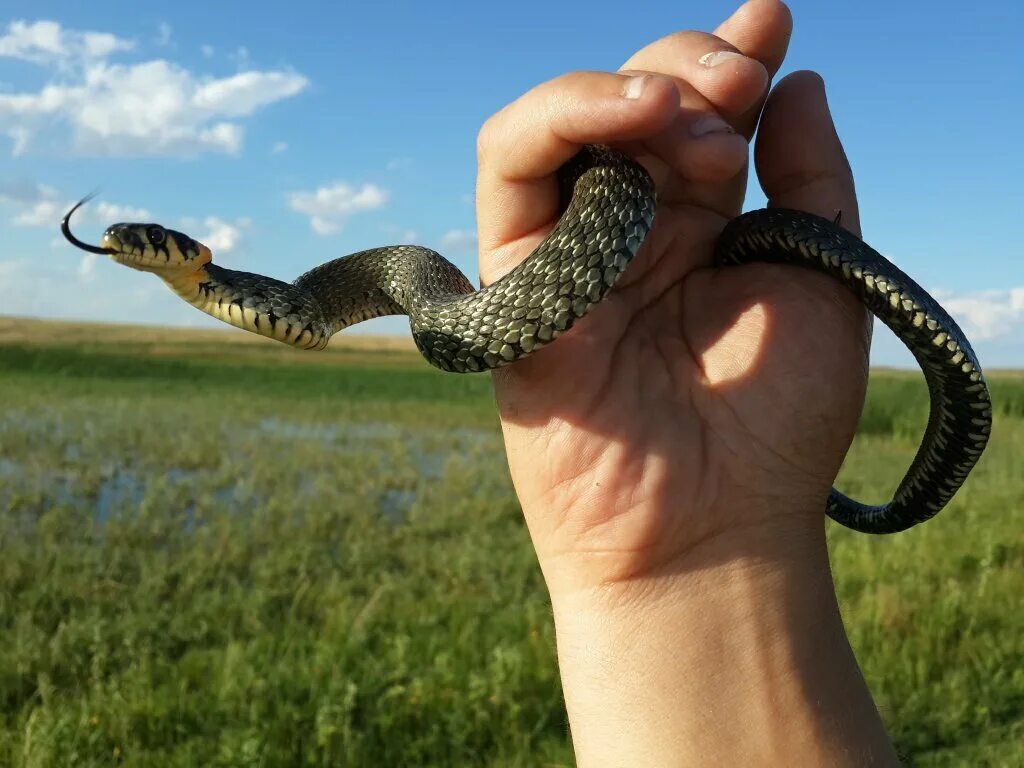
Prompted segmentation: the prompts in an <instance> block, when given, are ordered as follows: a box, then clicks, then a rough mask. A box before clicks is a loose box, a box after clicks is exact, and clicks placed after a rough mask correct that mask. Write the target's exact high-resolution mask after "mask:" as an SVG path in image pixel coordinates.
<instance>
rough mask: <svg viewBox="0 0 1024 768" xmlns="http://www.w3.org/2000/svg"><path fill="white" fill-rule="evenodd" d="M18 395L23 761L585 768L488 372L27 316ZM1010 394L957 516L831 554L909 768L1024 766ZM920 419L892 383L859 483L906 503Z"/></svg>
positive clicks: (5, 620)
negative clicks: (573, 741) (470, 373)
mask: <svg viewBox="0 0 1024 768" xmlns="http://www.w3.org/2000/svg"><path fill="white" fill-rule="evenodd" d="M98 330H99V331H101V332H98ZM115 336H116V338H115ZM237 338H244V337H243V336H240V335H239V336H237ZM99 339H102V340H99ZM0 372H2V375H0V508H2V509H4V510H6V514H4V515H2V516H0V552H2V553H3V556H2V557H0V637H2V638H3V643H0V765H4V766H7V765H10V766H18V767H19V768H20V767H22V766H23V767H25V768H36V767H42V766H67V765H75V766H110V765H131V766H198V765H201V766H264V767H269V766H338V765H354V766H358V765H368V766H369V765H373V766H380V765H431V766H449V765H491V766H545V765H546V766H565V765H571V764H572V753H571V747H570V745H569V743H568V739H567V734H566V722H565V712H564V708H563V703H562V699H561V693H560V690H559V684H558V674H557V667H556V665H555V656H554V635H553V628H552V625H551V619H550V613H549V607H548V603H547V598H546V594H545V591H544V588H543V584H542V582H541V579H540V575H539V573H538V569H537V566H536V563H535V560H534V556H533V553H532V549H531V546H530V543H529V540H528V538H527V535H526V532H525V530H524V527H523V525H522V522H521V519H520V513H519V510H518V506H517V504H516V500H515V497H514V495H513V493H512V491H511V486H510V483H509V480H508V476H507V470H506V467H505V464H504V458H503V453H502V448H501V441H500V436H499V434H498V429H497V421H496V418H495V416H494V408H493V403H492V402H491V395H490V386H489V382H488V380H487V378H486V377H453V376H445V375H444V374H440V373H436V372H434V371H433V370H432V369H430V368H429V367H428V366H426V365H425V364H423V363H422V362H421V361H419V360H418V359H417V358H416V356H415V353H413V352H410V351H409V350H408V348H407V347H406V346H403V345H401V344H396V345H391V346H389V347H385V348H381V347H379V346H371V345H368V344H361V343H358V342H356V343H352V344H350V345H344V346H342V347H340V348H339V349H337V350H336V351H332V352H331V353H328V354H327V355H321V356H309V357H305V356H297V355H294V354H291V353H290V352H289V350H287V349H285V348H283V347H278V346H275V345H272V344H261V343H259V340H256V343H248V342H246V343H240V344H235V343H234V340H233V339H231V338H230V337H228V336H227V335H225V334H222V333H216V332H208V333H200V334H186V333H182V334H177V333H175V334H168V333H166V332H157V331H153V332H152V333H151V332H150V330H149V329H144V330H138V329H135V330H130V329H96V328H81V327H79V326H62V325H60V324H45V325H44V326H40V327H39V328H34V327H33V326H32V325H30V324H24V323H19V322H17V321H6V324H5V323H0ZM992 383H993V389H994V393H995V394H994V396H995V400H996V407H997V429H996V432H995V435H994V438H993V444H992V446H991V447H990V449H989V451H988V452H987V453H986V455H985V457H984V459H983V462H982V464H981V465H980V466H979V467H978V469H977V470H976V472H975V474H974V475H972V478H971V480H970V482H969V483H968V485H967V487H965V488H964V490H963V491H962V492H961V493H960V494H958V496H957V497H956V499H954V501H953V503H952V504H951V505H950V508H949V509H947V510H946V511H945V512H944V513H943V515H942V517H941V518H940V519H939V520H937V521H936V522H934V523H931V524H929V525H926V526H923V527H921V528H919V529H916V530H915V531H914V532H913V533H912V534H908V535H906V536H895V537H867V536H861V535H857V534H854V533H851V532H848V531H846V530H844V529H840V528H838V527H834V526H833V527H832V528H831V529H830V546H831V550H832V559H833V564H834V568H835V571H836V580H837V586H838V589H839V593H840V598H841V604H842V608H843V614H844V619H845V621H846V623H847V626H848V628H849V630H850V635H851V640H852V642H853V644H854V647H855V650H856V651H857V655H858V658H859V660H860V662H861V665H862V667H863V670H864V673H865V676H866V677H867V679H868V681H869V684H870V685H871V688H872V690H873V692H874V693H875V695H876V698H877V700H878V703H879V705H880V707H881V708H882V711H883V715H884V717H885V720H886V723H887V726H888V728H889V731H890V734H891V735H892V736H893V738H894V739H895V740H896V742H897V745H898V747H899V749H900V751H901V753H902V754H904V755H905V756H906V757H907V762H908V763H910V764H912V765H920V766H959V765H966V764H970V765H977V766H986V765H987V766H1013V765H1024V760H1022V758H1021V755H1022V754H1024V716H1022V713H1024V665H1022V663H1021V661H1022V659H1024V612H1022V611H1021V610H1020V596H1021V595H1024V533H1022V531H1024V527H1022V525H1021V523H1022V522H1024V520H1022V514H1024V512H1022V508H1024V478H1022V476H1021V472H1020V464H1019V458H1018V457H1020V456H1021V455H1024V377H1020V376H1013V375H1006V376H997V377H995V378H994V380H993V382H992ZM925 413H926V396H925V391H924V388H923V385H922V384H921V383H920V381H919V380H918V377H916V376H910V375H903V374H897V373H879V374H876V375H874V376H873V379H872V385H871V391H870V394H869V402H868V405H867V408H866V410H865V414H864V417H863V419H862V423H861V426H862V429H861V433H860V435H859V437H858V439H857V442H856V443H855V445H854V448H853V450H852V451H851V454H850V456H849V458H848V460H847V463H846V465H845V466H844V469H843V473H842V475H841V478H840V487H842V488H843V489H844V490H846V491H848V492H850V493H852V494H854V495H857V496H863V497H866V498H867V499H869V500H871V499H875V500H880V499H882V498H883V497H884V496H885V495H886V493H887V492H891V490H892V488H893V487H894V486H895V484H896V482H897V481H898V479H899V473H900V472H901V471H902V469H903V468H904V467H905V466H906V464H907V463H908V462H909V460H910V458H911V456H912V454H913V451H914V449H915V447H916V441H917V439H918V437H919V434H920V430H921V425H922V424H923V422H924V418H925ZM873 477H878V478H880V479H879V480H874V481H872V480H869V479H868V478H873Z"/></svg>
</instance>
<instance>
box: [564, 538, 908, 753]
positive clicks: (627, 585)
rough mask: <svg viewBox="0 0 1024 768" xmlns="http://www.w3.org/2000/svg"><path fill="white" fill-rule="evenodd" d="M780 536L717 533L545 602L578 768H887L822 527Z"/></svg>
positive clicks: (881, 736) (883, 739)
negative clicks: (640, 767) (549, 606)
mask: <svg viewBox="0 0 1024 768" xmlns="http://www.w3.org/2000/svg"><path fill="white" fill-rule="evenodd" d="M785 528H786V530H784V531H782V530H779V529H778V528H772V527H771V526H769V525H768V524H767V523H766V524H764V525H763V526H759V527H756V528H748V529H746V530H743V531H739V530H737V531H736V532H734V533H723V534H721V535H718V536H716V537H714V538H711V539H708V540H705V541H704V542H702V543H701V544H700V545H698V546H695V547H694V548H692V549H691V550H689V551H688V552H687V553H686V555H685V556H683V557H680V558H679V559H678V560H676V561H674V562H672V563H670V564H668V565H667V566H666V567H664V568H662V569H661V570H660V571H659V572H657V573H647V574H644V575H643V576H642V577H638V578H634V579H630V580H627V581H622V582H616V583H607V584H603V585H600V586H591V587H583V588H578V589H571V590H565V591H560V592H553V593H552V603H553V607H554V615H555V623H556V628H557V634H558V654H559V666H560V669H561V672H562V680H563V687H564V690H565V698H566V706H567V708H568V712H569V719H570V724H571V727H572V730H573V737H574V742H575V744H576V749H577V757H578V760H579V765H581V766H584V768H587V767H589V766H602V765H621V764H641V763H642V764H644V765H651V766H658V765H677V764H680V763H692V762H697V763H701V764H719V763H722V764H726V763H735V764H786V763H788V764H808V765H810V764H825V763H829V764H834V765H840V764H842V762H839V763H837V762H836V755H847V756H848V764H850V765H864V764H876V763H877V764H887V761H888V762H893V763H894V762H895V761H894V757H893V754H892V751H891V746H890V745H889V742H888V740H887V738H886V736H885V733H884V730H883V729H882V726H881V722H880V720H879V718H878V714H877V711H876V710H875V707H874V704H873V702H872V701H871V698H870V695H869V694H868V691H867V688H866V686H865V685H864V682H863V679H862V678H861V676H860V671H859V669H858V667H857V664H856V661H855V659H854V657H853V654H852V651H851V650H850V647H849V644H848V642H847V639H846V635H845V632H844V630H843V626H842V621H841V618H840V616H839V611H838V606H837V603H836V598H835V591H834V588H833V585H832V579H831V573H830V571H829V566H828V558H827V551H826V549H825V541H824V531H823V524H822V522H821V521H820V520H818V521H816V522H814V523H813V524H811V523H808V524H806V525H800V526H797V525H787V526H785ZM851 691H852V693H851ZM865 734H869V735H870V738H865Z"/></svg>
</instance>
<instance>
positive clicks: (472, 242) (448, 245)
mask: <svg viewBox="0 0 1024 768" xmlns="http://www.w3.org/2000/svg"><path fill="white" fill-rule="evenodd" d="M476 244H477V238H476V232H471V231H470V230H468V229H450V230H448V231H447V232H445V233H444V234H443V235H441V247H442V248H443V249H445V250H447V251H473V250H476Z"/></svg>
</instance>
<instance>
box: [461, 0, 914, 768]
mask: <svg viewBox="0 0 1024 768" xmlns="http://www.w3.org/2000/svg"><path fill="white" fill-rule="evenodd" d="M789 33H790V16H789V12H788V10H787V9H786V7H785V6H784V5H783V4H782V3H781V2H778V0H750V1H749V2H747V3H746V4H745V5H743V6H742V7H741V8H740V9H739V10H738V11H737V12H736V13H735V14H734V15H733V16H732V17H730V19H728V20H727V21H726V22H725V23H724V24H722V25H721V26H720V27H719V28H718V29H717V30H716V32H715V34H714V35H709V34H702V33H698V32H685V33H680V34H675V35H670V36H668V37H666V38H663V39H661V40H658V41H657V42H655V43H653V44H651V45H649V46H647V47H646V48H644V49H643V50H641V51H639V52H638V53H637V54H636V55H634V56H633V57H632V58H631V59H630V60H629V61H628V62H627V63H626V65H625V67H624V70H625V71H624V72H620V73H599V72H586V73H575V74H572V75H567V76H565V77H562V78H558V79H556V80H554V81H551V82H549V83H546V84H544V85H542V86H540V87H538V88H537V89H535V90H533V91H531V92H530V93H528V94H526V95H525V96H523V97H522V98H521V99H519V100H518V101H516V102H514V103H513V104H512V105H510V106H509V107H507V108H505V109H504V110H502V111H501V112H499V113H498V114H497V115H495V117H493V118H492V119H491V120H490V121H488V123H487V124H486V125H485V127H484V129H483V130H482V132H481V136H480V144H479V163H480V173H479V178H478V185H477V201H478V224H479V231H480V241H481V277H482V280H483V282H484V283H485V284H486V283H491V282H493V281H495V280H497V279H498V278H499V277H500V276H501V275H502V274H504V273H505V272H507V271H508V270H509V269H511V268H512V267H513V266H515V264H517V263H518V262H519V261H521V260H522V259H523V258H525V257H526V255H527V254H529V253H530V252H531V251H532V250H533V248H534V247H535V246H536V245H537V243H539V242H540V240H541V239H542V238H543V237H544V236H545V235H546V234H547V232H548V231H550V229H551V227H552V226H553V224H554V222H555V221H556V219H557V216H558V213H559V210H558V192H557V185H556V180H555V175H554V174H555V171H556V170H557V169H558V168H559V167H560V166H561V165H562V164H563V163H564V162H565V161H566V160H568V159H569V158H570V157H571V156H572V155H573V154H575V152H576V150H577V149H578V148H579V146H580V145H582V144H586V143H608V144H612V145H615V146H617V147H619V148H621V149H623V150H624V151H626V152H627V153H629V154H631V155H632V156H633V157H635V158H636V159H638V160H639V161H640V162H642V163H643V164H644V165H645V166H646V167H647V168H648V170H649V171H650V172H651V175H652V177H653V178H654V180H655V183H656V185H657V189H658V209H657V214H656V218H655V223H654V227H653V229H652V231H651V232H650V234H649V235H648V237H647V240H646V241H645V243H644V246H643V248H642V249H641V251H640V253H639V254H638V256H637V258H636V259H635V260H634V263H633V264H632V265H630V267H629V268H628V269H627V270H626V273H625V274H624V275H623V276H622V278H621V279H620V281H619V283H618V284H617V285H616V287H615V288H614V289H613V290H612V292H611V293H610V294H609V296H608V297H607V298H606V299H605V301H604V302H603V303H602V304H601V305H599V306H598V307H596V308H595V309H594V310H593V311H592V312H591V313H590V314H589V315H588V316H587V317H586V318H584V319H583V320H581V321H579V322H578V323H577V325H576V326H575V327H573V329H572V330H571V331H569V332H568V333H566V334H564V335H563V336H562V337H561V338H560V339H559V340H558V341H557V342H556V343H555V344H553V345H551V346H549V347H546V348H544V349H542V350H540V351H538V352H537V353H536V354H535V355H533V356H531V357H529V358H527V359H525V360H521V361H519V362H517V363H516V364H515V365H513V366H509V367H507V368H503V369H500V370H498V371H496V372H495V373H494V386H495V393H496V397H497V402H498V407H499V412H500V416H501V421H502V428H503V430H504V435H505V445H506V450H507V453H508V460H509V466H510V468H511V473H512V479H513V482H514V483H515V487H516V492H517V494H518V496H519V499H520V502H521V504H522V507H523V511H524V513H525V516H526V520H527V524H528V526H529V528H530V534H531V536H532V539H533V542H534V545H535V547H536V549H537V554H538V559H539V561H540V564H541V567H542V569H543V571H544V575H545V579H546V581H547V584H548V587H549V590H550V592H551V597H552V606H553V608H554V615H555V624H556V630H557V636H558V654H559V667H560V671H561V675H562V682H563V690H564V693H565V699H566V705H567V709H568V713H569V720H570V725H571V727H572V732H573V740H574V745H575V748H576V754H577V759H578V762H579V765H581V766H603V765H609V766H612V765H646V766H659V765H678V764H686V765H689V764H702V765H719V764H722V765H752V764H759V765H779V764H792V765H825V764H827V765H836V766H839V765H868V764H872V765H874V764H892V763H894V761H895V756H894V754H893V752H892V748H891V745H890V744H889V742H888V740H887V738H886V736H885V732H884V729H883V727H882V724H881V721H880V719H879V717H878V713H877V711H876V709H875V707H874V704H873V702H872V700H871V697H870V694H869V693H868V691H867V688H866V686H865V685H864V681H863V679H862V678H861V676H860V671H859V669H858V668H857V664H856V661H855V659H854V658H853V654H852V652H851V650H850V648H849V644H848V642H847V640H846V636H845V633H844V630H843V626H842V621H841V619H840V616H839V611H838V606H837V604H836V598H835V592H834V588H833V585H832V582H831V574H830V572H829V567H828V558H827V551H826V547H825V539H824V519H825V518H824V506H825V500H826V497H827V494H828V490H829V487H830V485H831V483H832V481H833V479H834V478H835V475H836V473H837V471H838V469H839V466H840V464H841V463H842V459H843V456H844V455H845V452H846V450H847V448H848V447H849V444H850V442H851V440H852V437H853V433H854V430H855V427H856V422H857V417H858V415H859V413H860V408H861V404H862V402H863V396H864V389H865V385H866V379H867V351H868V339H869V329H870V326H869V324H868V322H867V321H868V315H867V313H866V311H865V310H864V309H863V308H862V307H861V306H860V305H859V304H858V303H857V302H856V300H855V299H854V298H853V297H852V296H850V295H848V294H847V293H846V291H845V289H844V288H843V287H842V286H840V285H838V284H835V283H834V281H832V280H831V279H830V278H828V277H826V276H823V275H820V274H816V273H812V272H810V271H809V270H801V269H800V268H797V267H789V266H779V265H750V266H744V267H727V268H722V269H716V268H714V267H712V265H711V263H712V250H713V244H714V241H715V239H716V237H717V235H718V233H719V232H720V231H721V229H722V227H723V226H724V224H725V223H726V221H727V220H729V219H730V218H732V217H734V216H735V215H737V214H738V213H739V210H740V205H741V203H742V201H743V197H744V191H745V184H746V176H747V141H748V139H749V138H750V136H751V135H752V133H753V131H754V128H755V125H756V124H757V122H758V116H759V114H761V113H760V110H761V106H762V104H765V101H764V100H765V97H766V95H767V94H768V89H769V82H770V79H771V77H772V76H773V75H774V73H775V72H776V71H777V70H778V68H779V66H780V65H781V62H782V59H783V57H784V55H785V52H786V48H787V45H788V40H789ZM737 53H739V54H742V55H738V56H737V55H732V54H737ZM638 78H639V79H638ZM754 154H755V164H756V169H757V172H758V176H759V178H760V181H761V185H762V187H763V189H764V191H765V194H766V195H767V197H768V199H769V203H770V204H771V205H774V206H780V207H788V208H797V209H803V210H806V211H810V212H813V213H817V214H820V215H824V216H828V217H830V218H831V217H835V215H836V214H837V213H838V212H839V211H841V212H842V224H843V226H845V227H847V228H848V229H851V230H852V231H854V232H855V233H858V234H859V229H858V227H859V225H858V216H857V201H856V196H855V194H854V187H853V179H852V176H851V173H850V169H849V166H848V164H847V162H846V158H845V155H844V152H843V149H842V146H841V144H840V142H839V139H838V137H837V135H836V132H835V129H834V127H833V125H832V120H831V117H830V115H829V111H828V107H827V104H826V101H825V94H824V88H823V84H822V82H821V79H820V78H819V77H817V76H816V75H814V74H813V73H807V72H803V73H794V74H793V75H790V76H789V77H787V78H786V79H784V80H783V81H782V82H780V83H779V84H778V85H777V86H776V87H775V88H774V90H772V91H771V94H770V96H768V98H767V103H766V104H765V107H764V112H763V115H761V119H760V125H759V127H758V139H757V145H756V148H755V153H754Z"/></svg>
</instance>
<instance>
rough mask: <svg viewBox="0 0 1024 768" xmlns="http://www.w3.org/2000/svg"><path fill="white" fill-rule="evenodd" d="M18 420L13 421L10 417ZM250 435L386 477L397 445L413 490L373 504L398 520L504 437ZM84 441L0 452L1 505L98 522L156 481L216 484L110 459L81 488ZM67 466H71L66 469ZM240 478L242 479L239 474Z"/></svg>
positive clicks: (228, 499) (305, 486)
mask: <svg viewBox="0 0 1024 768" xmlns="http://www.w3.org/2000/svg"><path fill="white" fill-rule="evenodd" d="M12 420H13V421H12ZM3 422H4V423H0V427H3V426H12V425H13V422H17V426H18V427H19V428H20V429H22V430H25V429H28V430H29V431H37V430H38V431H39V432H44V431H45V433H46V434H48V435H50V436H53V437H61V434H62V433H66V432H72V433H73V432H74V430H72V429H69V425H66V424H63V423H56V424H55V423H52V422H51V421H50V420H48V419H47V418H46V416H45V414H28V413H24V412H21V413H10V412H9V413H8V414H6V415H5V418H4V419H3ZM250 430H251V434H250V436H255V437H266V436H270V437H273V438H277V439H281V440H284V441H286V442H290V441H314V442H316V443H318V444H319V448H320V449H321V450H326V451H330V452H333V453H337V454H338V455H339V458H340V459H343V458H344V457H345V456H353V455H356V454H358V455H359V456H360V457H361V458H362V459H366V458H367V457H370V458H371V459H372V458H374V457H376V459H377V462H376V463H377V474H379V476H380V477H381V478H382V479H385V478H387V477H388V476H389V475H393V473H394V462H395V455H396V454H395V447H396V446H400V447H401V449H402V450H401V455H402V456H403V457H405V458H407V459H408V462H409V464H411V465H412V468H413V469H414V470H415V473H416V475H417V487H416V488H388V489H387V490H383V491H381V492H379V493H377V494H376V506H377V509H378V510H379V512H380V514H381V515H382V516H383V517H384V518H385V519H386V520H388V521H390V522H393V523H396V524H397V523H400V522H401V521H402V520H404V519H405V516H406V515H407V513H408V511H409V509H410V508H411V507H412V506H413V505H414V504H415V503H416V501H417V499H418V498H419V495H420V493H421V492H422V491H423V490H425V489H426V488H428V487H429V485H430V484H431V483H440V482H443V481H444V474H445V468H446V465H447V464H448V462H449V461H450V460H453V458H454V460H459V459H461V458H462V457H464V456H466V455H468V454H482V455H485V456H493V457H494V458H495V460H500V456H501V445H500V439H499V438H498V437H497V435H496V434H495V433H494V432H493V431H488V430H477V429H471V428H465V427H459V428H456V429H452V430H447V431H444V432H440V433H439V432H438V431H437V430H436V429H431V428H424V427H410V426H403V425H397V424H391V423H387V422H363V423H351V424H345V425H336V424H326V425H320V424H308V423H301V422H291V421H287V420H283V419H277V418H270V419H264V420H263V421H261V422H258V423H257V424H256V425H255V426H254V427H252V428H250ZM0 431H2V430H0ZM85 453H86V451H83V449H82V448H81V446H80V445H78V444H77V443H75V442H71V441H69V442H66V443H65V445H64V448H63V451H62V454H63V462H62V464H63V466H62V467H61V468H56V467H54V468H47V467H43V468H40V467H38V466H32V467H29V466H26V465H23V464H21V463H19V462H17V461H13V460H11V459H6V458H0V509H6V508H8V507H9V505H10V503H11V500H12V499H13V498H14V496H15V495H16V494H22V495H24V494H33V495H39V496H40V505H39V506H40V507H41V509H42V510H45V509H47V508H52V507H54V506H64V507H70V508H72V509H75V510H84V511H88V512H89V513H90V514H91V515H92V516H93V518H94V519H95V520H96V521H97V522H100V523H103V522H105V521H107V520H109V519H110V517H111V516H112V515H115V514H120V513H123V512H126V511H129V512H130V511H131V510H132V509H138V507H139V506H140V505H141V504H142V503H143V502H144V500H145V499H146V497H147V493H148V492H150V491H151V490H152V489H153V488H154V486H157V485H159V489H158V491H157V492H158V493H166V494H167V495H168V496H170V497H172V498H186V499H187V498H190V494H191V492H192V490H193V489H194V488H202V487H208V486H210V485H215V483H213V482H211V474H212V472H205V471H203V470H195V469H184V468H180V467H172V468H170V469H168V470H165V471H162V472H153V471H145V470H142V469H139V468H137V467H131V466H122V465H116V464H115V465H111V466H107V467H104V468H103V476H102V478H101V479H100V480H99V482H98V484H97V483H95V482H94V483H93V484H92V486H91V487H84V486H85V480H84V478H83V477H82V476H81V475H80V474H79V473H78V472H76V470H75V468H74V466H75V465H81V464H83V463H88V462H87V459H86V458H85V457H84V455H83V454H85ZM69 466H70V468H69ZM239 480H243V478H239ZM212 495H213V499H214V501H215V502H216V503H217V505H218V506H219V507H220V508H221V509H224V510H227V511H232V512H244V511H246V509H249V508H251V506H252V499H251V497H248V496H247V494H239V493H237V485H236V484H231V485H227V486H222V487H219V488H216V490H214V491H213V493H212ZM315 495H316V483H315V481H314V480H313V479H311V478H310V479H306V480H303V481H301V482H300V483H299V489H298V498H297V502H296V503H297V505H301V504H302V503H308V502H310V501H312V500H313V499H314V498H315ZM182 511H183V512H184V513H185V516H186V520H189V519H194V518H193V513H194V511H195V509H194V504H193V503H186V504H185V505H184V509H183V510H182Z"/></svg>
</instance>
